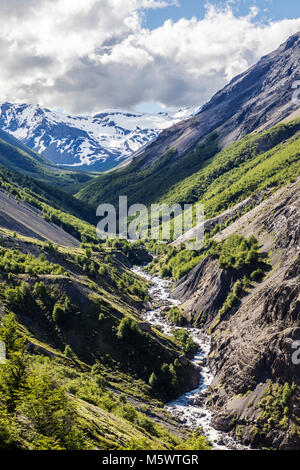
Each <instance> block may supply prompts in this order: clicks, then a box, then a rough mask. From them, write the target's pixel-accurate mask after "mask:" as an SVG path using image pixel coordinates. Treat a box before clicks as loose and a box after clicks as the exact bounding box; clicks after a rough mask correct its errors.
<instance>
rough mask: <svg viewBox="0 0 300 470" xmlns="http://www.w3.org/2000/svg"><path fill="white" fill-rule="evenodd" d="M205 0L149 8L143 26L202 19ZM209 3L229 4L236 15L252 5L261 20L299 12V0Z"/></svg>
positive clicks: (213, 1) (219, 0) (217, 0)
mask: <svg viewBox="0 0 300 470" xmlns="http://www.w3.org/2000/svg"><path fill="white" fill-rule="evenodd" d="M207 3H208V2H207V1H206V0H178V4H179V6H175V5H173V6H170V7H166V8H162V9H157V10H149V11H148V12H147V14H146V16H145V26H147V27H148V28H150V29H154V28H157V27H159V26H161V25H162V24H163V23H164V21H166V20H168V19H172V20H173V21H178V20H179V19H180V18H187V19H190V18H192V17H193V16H195V17H196V18H198V19H202V18H203V17H204V14H205V5H206V4H207ZM209 3H210V4H213V5H215V6H217V7H224V6H226V5H227V4H230V5H231V7H232V9H233V10H234V12H235V13H236V14H238V15H247V14H248V12H249V9H250V8H251V7H252V6H254V5H255V6H256V7H257V8H258V9H259V14H258V16H257V20H258V21H261V22H264V23H265V22H269V21H270V20H271V21H278V20H282V19H286V18H287V19H292V18H298V17H299V14H300V4H299V0H256V1H255V0H235V1H231V2H230V1H229V2H228V1H226V0H210V1H209Z"/></svg>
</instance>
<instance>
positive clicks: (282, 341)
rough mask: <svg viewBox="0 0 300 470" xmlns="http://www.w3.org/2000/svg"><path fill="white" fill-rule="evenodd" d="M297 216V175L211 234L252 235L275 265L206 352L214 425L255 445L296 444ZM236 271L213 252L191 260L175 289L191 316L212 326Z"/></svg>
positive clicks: (299, 333) (299, 413) (299, 335)
mask: <svg viewBox="0 0 300 470" xmlns="http://www.w3.org/2000/svg"><path fill="white" fill-rule="evenodd" d="M299 216H300V180H299V179H298V180H297V181H296V182H295V183H293V184H291V185H289V186H288V187H286V188H283V189H281V190H279V191H277V192H276V193H274V194H273V195H272V196H271V197H269V198H268V199H266V200H265V201H264V202H262V203H261V204H259V205H258V206H257V207H255V208H254V209H252V210H251V211H250V212H248V213H247V214H245V215H244V216H242V217H241V218H240V219H238V220H237V221H236V222H234V223H233V224H231V225H230V226H228V227H227V228H226V229H225V230H223V231H222V232H221V233H220V234H218V235H217V236H215V238H216V239H217V241H220V240H222V239H224V238H227V237H228V236H230V235H231V234H233V233H240V234H241V235H243V236H245V237H249V236H250V235H252V234H254V235H255V236H256V237H257V238H258V240H259V242H260V250H261V251H263V252H266V253H268V254H269V259H270V263H271V267H272V269H271V270H270V271H269V272H268V274H267V275H266V277H265V278H264V279H263V280H262V281H261V282H260V283H259V282H255V283H253V284H252V286H251V288H250V289H248V290H247V293H246V295H245V296H244V297H242V299H241V301H240V302H239V303H238V304H237V305H236V306H235V307H233V308H232V309H230V310H229V311H228V312H227V313H226V314H225V315H224V317H222V320H221V322H220V323H219V324H218V325H217V326H216V327H215V329H214V333H213V336H212V352H211V355H210V366H211V367H212V369H213V370H214V372H215V379H214V382H213V387H212V392H211V396H210V398H209V403H210V405H211V406H212V407H213V408H214V411H215V413H216V418H215V424H216V427H218V428H220V429H224V430H231V432H232V433H235V434H236V435H237V436H238V437H239V438H240V439H242V440H243V441H244V442H245V443H251V444H253V445H255V446H268V447H274V448H280V449H285V448H300V435H299V419H300V407H299V385H300V376H299V370H300V369H299V367H300V365H298V364H296V362H295V356H294V361H293V354H294V353H295V349H293V347H294V344H293V343H294V342H295V341H299V340H300V325H299V318H300V254H299V250H300V218H299ZM236 277H237V273H236V272H235V271H234V270H224V269H221V268H220V267H219V265H218V261H217V260H216V259H213V258H211V257H207V258H205V259H204V260H203V261H202V262H201V263H200V264H199V265H198V266H196V267H195V268H194V269H193V270H192V271H191V272H190V273H189V274H188V275H187V276H186V277H185V278H184V279H183V280H182V281H181V282H179V283H178V284H177V287H176V290H175V292H176V293H177V296H178V297H180V298H181V299H182V301H183V302H184V303H183V306H184V308H185V311H186V315H187V317H188V318H189V320H192V321H196V322H198V324H199V322H200V324H202V325H203V324H204V326H205V328H206V329H207V330H209V327H211V325H212V324H213V323H214V321H215V319H216V316H217V314H218V311H219V309H220V308H221V306H222V303H223V301H224V300H223V298H222V295H223V297H224V289H227V292H228V286H229V287H230V286H232V285H233V283H234V282H235V280H236ZM285 384H286V385H285ZM293 384H294V385H293Z"/></svg>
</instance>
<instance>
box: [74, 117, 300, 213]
mask: <svg viewBox="0 0 300 470" xmlns="http://www.w3.org/2000/svg"><path fill="white" fill-rule="evenodd" d="M299 128H300V120H296V121H293V122H291V123H288V124H279V125H277V126H275V127H273V128H272V129H270V130H268V131H265V132H261V133H259V134H255V135H249V136H247V137H245V138H243V139H241V140H240V141H239V142H236V143H234V144H232V145H230V146H229V147H228V148H226V149H225V150H222V151H221V152H219V153H217V136H216V135H215V134H214V135H212V136H210V137H209V138H208V140H207V142H206V143H205V144H203V145H200V146H199V147H198V148H197V147H196V149H195V150H194V152H190V153H189V154H188V155H187V156H186V157H184V158H182V159H181V160H180V161H179V162H178V163H176V150H175V149H173V150H170V151H169V152H168V153H167V154H166V155H165V156H163V157H161V158H160V159H159V160H158V161H156V162H155V163H154V164H153V165H152V166H150V167H147V168H143V169H140V167H142V165H143V160H140V161H134V162H132V164H131V165H129V166H128V167H126V168H123V169H121V170H116V171H114V172H111V173H109V174H107V175H102V176H101V177H99V178H97V179H96V180H95V181H94V182H92V183H91V184H89V185H87V186H86V187H85V188H84V189H82V190H81V191H80V192H79V194H78V198H79V199H81V200H83V201H86V202H88V203H89V204H91V205H94V206H95V205H96V204H98V203H99V201H106V202H111V203H116V201H117V200H118V197H119V195H120V194H123V193H124V191H125V190H126V191H125V192H126V194H128V197H129V203H130V204H132V203H134V202H136V201H138V202H140V203H144V204H146V205H150V204H151V203H153V202H156V203H159V202H164V203H167V204H173V203H180V204H183V203H196V202H198V201H200V202H202V203H203V204H204V206H205V212H206V216H207V217H211V216H214V215H216V214H218V213H220V212H222V211H224V210H226V209H227V208H228V207H231V206H232V205H234V204H236V203H238V202H240V201H242V200H244V199H246V198H247V197H249V196H250V195H252V194H253V193H254V192H256V191H257V190H259V189H266V188H272V189H276V188H278V187H280V186H282V185H283V184H286V183H287V182H288V181H291V180H293V179H294V178H295V177H296V176H297V175H299V173H300V166H299V157H298V155H299V150H300V147H299V145H300V144H299V142H300V139H299ZM190 161H193V164H191V166H190V165H189V162H190ZM197 166H198V169H197ZM185 168H186V169H185ZM187 173H188V174H187Z"/></svg>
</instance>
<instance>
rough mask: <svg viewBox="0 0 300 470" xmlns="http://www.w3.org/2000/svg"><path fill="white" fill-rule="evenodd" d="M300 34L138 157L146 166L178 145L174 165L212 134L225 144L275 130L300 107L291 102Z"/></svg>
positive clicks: (297, 68) (164, 133) (299, 55)
mask: <svg viewBox="0 0 300 470" xmlns="http://www.w3.org/2000/svg"><path fill="white" fill-rule="evenodd" d="M299 46H300V33H298V34H296V35H294V36H292V37H290V38H289V39H288V41H286V42H285V43H284V44H282V45H281V46H280V47H279V49H277V50H276V51H275V52H273V53H271V54H269V55H267V56H265V57H263V58H262V59H261V60H260V61H259V62H258V63H257V64H256V65H254V66H253V67H251V68H250V69H249V70H247V71H246V72H245V73H243V74H241V75H239V76H237V77H236V78H234V79H233V80H232V81H231V82H230V83H229V84H228V85H227V86H226V87H225V88H224V89H223V90H221V91H219V92H218V93H217V94H216V95H214V96H213V98H212V99H211V100H210V101H209V102H208V103H207V104H206V105H205V106H203V108H202V109H201V110H200V112H199V113H198V114H197V115H196V116H195V117H193V118H191V119H189V120H187V121H184V122H181V123H179V124H176V125H174V126H173V127H171V128H169V129H167V130H165V131H163V132H162V133H161V134H160V136H159V138H158V139H157V140H156V141H155V142H153V143H152V144H151V145H150V146H149V147H148V148H147V149H145V150H144V151H140V152H138V153H137V155H136V158H141V157H142V159H143V166H148V165H150V164H151V163H153V162H154V161H155V160H157V159H158V158H160V157H161V156H162V155H164V153H166V151H167V149H168V148H172V147H175V148H176V149H177V153H176V155H175V156H174V161H176V159H179V158H180V157H181V156H183V155H184V154H186V153H187V152H188V151H189V150H190V149H192V148H193V147H194V146H195V144H196V143H197V142H199V141H201V140H203V139H204V138H205V137H206V136H207V135H209V134H210V133H211V132H212V131H217V132H218V134H219V137H220V143H221V146H226V145H228V144H230V143H232V142H234V141H236V140H238V139H240V138H242V137H244V136H245V135H246V134H249V133H250V132H253V131H256V130H261V129H264V128H269V127H272V126H273V125H275V124H277V123H278V122H280V121H281V120H282V119H284V118H285V117H287V116H289V115H290V114H291V113H293V112H294V111H296V110H297V109H298V108H299V104H297V103H295V102H293V99H292V98H293V93H294V91H295V90H294V89H293V83H294V82H295V81H296V80H298V79H299V64H300V47H299Z"/></svg>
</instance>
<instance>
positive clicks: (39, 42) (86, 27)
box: [0, 0, 300, 112]
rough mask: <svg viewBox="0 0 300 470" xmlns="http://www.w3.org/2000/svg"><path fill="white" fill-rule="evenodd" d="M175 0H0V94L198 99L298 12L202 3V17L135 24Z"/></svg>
mask: <svg viewBox="0 0 300 470" xmlns="http://www.w3.org/2000/svg"><path fill="white" fill-rule="evenodd" d="M170 4H177V1H175V0H169V1H160V0H85V1H84V2H83V1H82V0H51V2H49V1H48V0H26V1H25V0H1V3H0V15H1V20H2V22H1V24H2V27H1V31H0V60H1V74H0V87H1V94H0V99H1V100H4V99H6V100H11V101H23V102H39V103H40V104H42V105H44V106H49V107H54V108H55V107H60V108H64V109H65V110H66V111H72V112H95V111H98V110H99V109H101V108H106V107H112V106H114V107H123V108H126V107H128V108H132V107H134V106H135V105H137V104H139V103H142V102H147V101H157V102H159V103H162V104H163V105H165V106H172V107H176V106H182V105H197V104H201V103H203V102H204V101H206V100H207V99H208V98H209V97H210V96H211V95H212V94H213V93H214V92H215V91H217V90H218V89H219V88H220V87H222V86H224V85H225V83H226V82H227V81H228V80H230V79H231V78H232V77H233V76H235V75H236V74H238V73H240V72H242V71H244V70H245V69H246V68H247V67H248V66H250V65H252V64H253V63H255V62H256V61H257V60H258V59H259V58H260V57H261V56H262V55H265V54H267V53H268V52H271V51H272V50H273V49H275V48H276V47H278V46H279V44H280V43H282V42H283V41H284V40H285V39H287V37H288V36H289V35H291V34H293V33H295V32H297V31H298V30H300V18H298V19H295V20H282V21H278V22H272V23H270V24H267V25H265V24H264V25H263V24H259V23H257V22H256V20H255V18H256V15H257V8H256V7H255V6H254V7H253V8H251V9H250V10H249V14H248V15H247V16H244V17H237V16H235V15H234V14H233V12H232V10H231V8H230V6H228V7H227V8H226V9H223V10H217V9H216V8H214V7H212V6H210V7H208V9H207V12H206V15H205V17H204V18H203V19H202V20H197V19H196V18H192V19H190V20H187V19H184V18H183V19H181V20H179V21H177V22H175V23H174V22H172V21H171V20H168V21H166V22H165V23H164V24H163V25H162V26H161V27H159V28H156V29H154V30H152V31H151V30H149V29H146V28H144V27H143V21H142V20H143V14H144V12H145V10H147V9H149V8H164V7H166V6H167V5H170Z"/></svg>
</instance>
